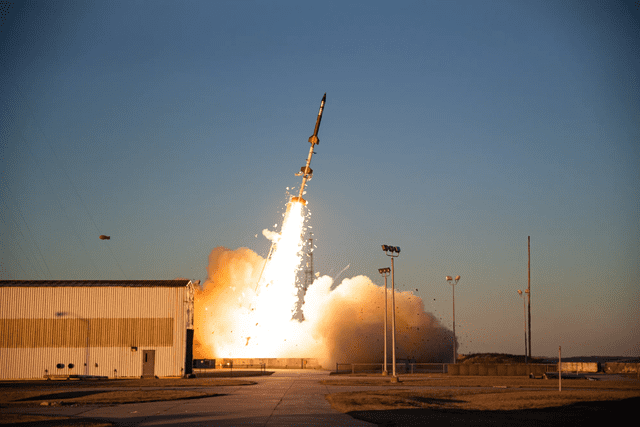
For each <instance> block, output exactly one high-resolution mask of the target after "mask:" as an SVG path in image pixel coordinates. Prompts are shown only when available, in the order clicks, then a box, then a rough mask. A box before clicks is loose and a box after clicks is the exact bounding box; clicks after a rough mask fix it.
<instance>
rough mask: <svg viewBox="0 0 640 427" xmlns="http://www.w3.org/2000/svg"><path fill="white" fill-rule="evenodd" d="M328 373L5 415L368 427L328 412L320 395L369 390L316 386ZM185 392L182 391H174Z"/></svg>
mask: <svg viewBox="0 0 640 427" xmlns="http://www.w3.org/2000/svg"><path fill="white" fill-rule="evenodd" d="M327 378H329V372H328V371H315V370H280V371H276V372H275V373H274V374H273V375H271V376H264V377H251V380H252V381H255V382H257V384H256V385H248V386H225V387H211V388H202V387H198V388H197V389H198V390H207V391H211V392H215V393H219V394H221V396H216V397H207V398H202V399H191V400H175V401H165V402H150V403H135V404H123V405H111V406H107V405H79V406H62V407H42V408H39V407H37V408H20V409H18V408H13V409H11V412H22V413H29V414H47V415H54V414H55V415H64V416H72V417H81V418H94V419H95V418H98V419H105V420H108V421H110V422H113V423H115V424H117V425H122V426H141V427H142V426H145V427H147V426H197V425H203V426H204V425H207V426H265V427H276V426H373V425H374V424H370V423H366V422H363V421H359V420H356V419H354V418H351V417H350V416H348V415H345V414H342V413H340V412H338V411H335V410H333V409H332V408H331V405H330V404H329V402H327V400H326V399H325V397H324V396H325V395H326V394H329V393H332V392H337V391H352V390H366V389H369V388H371V387H338V386H326V385H323V384H320V381H321V380H323V379H327ZM180 389H182V390H185V389H188V388H185V387H180Z"/></svg>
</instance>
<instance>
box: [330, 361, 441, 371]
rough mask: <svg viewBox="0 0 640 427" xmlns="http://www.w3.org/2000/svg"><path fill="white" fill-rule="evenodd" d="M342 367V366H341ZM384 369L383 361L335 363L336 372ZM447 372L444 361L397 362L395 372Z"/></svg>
mask: <svg viewBox="0 0 640 427" xmlns="http://www.w3.org/2000/svg"><path fill="white" fill-rule="evenodd" d="M387 365H388V366H387V371H388V372H392V370H393V366H392V364H391V363H389V364H387ZM341 367H342V368H341ZM383 371H384V363H336V373H342V374H348V373H352V374H356V373H363V374H364V373H367V374H375V373H380V374H382V372H383ZM446 372H447V364H446V363H404V362H402V363H397V362H396V373H400V374H427V373H440V374H444V373H446Z"/></svg>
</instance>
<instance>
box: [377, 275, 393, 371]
mask: <svg viewBox="0 0 640 427" xmlns="http://www.w3.org/2000/svg"><path fill="white" fill-rule="evenodd" d="M378 272H379V273H380V274H382V276H383V277H384V369H383V370H382V375H384V376H387V375H389V371H387V319H388V318H389V316H388V315H387V277H389V272H391V269H390V268H389V267H385V268H379V269H378Z"/></svg>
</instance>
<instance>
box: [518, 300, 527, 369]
mask: <svg viewBox="0 0 640 427" xmlns="http://www.w3.org/2000/svg"><path fill="white" fill-rule="evenodd" d="M525 294H529V289H525V290H524V292H522V291H521V290H520V289H518V295H520V296H521V297H522V313H523V314H524V363H529V362H528V359H527V308H526V304H525V301H526V298H525Z"/></svg>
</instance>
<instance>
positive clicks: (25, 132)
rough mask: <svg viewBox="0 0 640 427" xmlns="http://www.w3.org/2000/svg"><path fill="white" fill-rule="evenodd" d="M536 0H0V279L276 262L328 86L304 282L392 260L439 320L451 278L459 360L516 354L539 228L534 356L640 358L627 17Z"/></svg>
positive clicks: (639, 98) (190, 274)
mask: <svg viewBox="0 0 640 427" xmlns="http://www.w3.org/2000/svg"><path fill="white" fill-rule="evenodd" d="M533 3H534V4H532V3H531V2H520V1H515V2H514V1H505V2H502V1H491V2H488V1H468V2H467V1H461V2H455V1H451V2H448V1H400V2H381V1H366V2H362V1H352V2H331V1H325V2H297V1H296V2H285V1H272V2H266V1H212V2H197V1H186V2H162V1H153V2H150V1H126V2H124V1H123V2H119V1H113V2H85V1H83V2H69V1H60V2H33V1H25V2H13V4H12V5H0V14H2V16H3V18H4V20H3V21H2V25H1V27H0V30H1V31H2V32H1V33H0V51H1V52H3V54H2V55H0V77H1V81H2V83H0V149H1V152H0V154H1V165H2V169H1V170H2V175H1V176H0V179H1V181H0V197H1V199H2V205H1V206H0V219H1V221H0V232H1V234H0V236H1V237H0V239H1V242H2V244H1V256H2V258H1V262H2V264H1V265H0V278H2V279H125V278H127V279H171V278H175V277H187V278H191V279H204V278H205V276H206V270H205V268H206V264H207V257H208V254H209V252H210V251H211V249H213V248H214V247H216V246H226V247H228V248H231V249H235V248H238V247H248V248H250V249H252V250H254V251H256V252H257V253H258V254H260V255H262V256H266V254H267V252H268V249H269V242H268V241H267V240H266V239H265V238H264V237H263V236H262V235H261V231H262V229H264V228H271V229H273V228H274V227H273V225H274V224H276V223H279V222H280V220H281V218H282V217H281V215H282V213H283V212H284V208H285V203H286V201H287V194H286V188H287V187H290V188H293V187H296V186H298V185H299V178H298V177H295V176H294V173H295V172H296V171H298V170H299V169H300V167H301V166H303V165H304V160H305V157H306V155H307V152H308V149H309V144H308V142H307V139H308V137H309V135H311V133H312V131H313V126H314V124H315V117H316V114H317V110H318V106H319V103H320V99H321V98H322V95H323V94H324V93H325V92H326V93H327V104H326V107H325V113H324V117H323V121H322V126H321V129H320V133H319V136H320V144H319V145H318V146H317V148H316V153H317V154H316V155H314V157H313V162H312V165H311V166H312V168H313V170H314V178H313V180H312V181H311V182H310V185H309V187H308V193H307V195H306V198H307V199H308V201H309V207H310V211H311V219H310V222H309V225H311V226H312V227H313V231H314V239H315V243H316V245H317V249H316V251H315V252H314V263H315V267H316V270H317V271H319V272H320V273H321V274H329V275H332V276H335V275H336V274H337V273H338V272H339V271H340V270H342V269H343V268H344V267H346V266H347V265H349V268H348V269H347V270H346V272H345V273H344V276H343V277H352V276H355V275H359V274H364V275H367V276H369V277H371V278H372V279H373V280H374V281H376V282H377V283H382V280H381V278H380V277H379V275H378V273H377V269H378V268H379V267H384V266H387V265H388V264H389V261H388V259H387V258H386V257H385V256H384V254H383V253H382V251H381V250H380V244H382V243H386V244H392V245H398V246H400V247H401V248H402V253H401V256H400V257H399V258H398V260H397V263H396V282H397V286H398V288H399V289H400V290H403V291H408V290H412V291H413V292H414V293H417V294H418V295H420V296H421V297H422V298H423V299H424V302H425V308H426V309H427V310H428V311H431V312H433V313H435V314H436V315H437V316H438V317H440V318H442V321H443V323H445V324H450V323H451V305H452V304H451V289H450V286H449V285H447V284H446V283H445V281H444V276H445V275H457V274H460V275H461V276H462V279H461V281H460V283H459V284H458V285H457V287H456V332H457V334H458V337H459V340H460V343H461V345H460V351H461V352H480V351H496V352H511V353H517V352H521V351H522V347H523V344H522V325H523V324H522V322H523V319H522V308H521V304H522V302H521V299H520V298H519V297H518V294H517V293H516V290H517V289H523V288H524V287H526V284H527V236H531V265H532V271H531V287H532V316H533V322H532V329H533V331H532V339H533V353H534V354H539V355H554V354H557V348H558V346H559V345H562V346H563V355H564V354H565V352H566V354H567V355H580V354H593V355H610V354H615V355H634V356H639V355H640V323H639V322H638V313H639V312H640V292H639V287H638V284H637V279H636V278H637V277H638V275H639V274H640V265H639V264H640V263H639V260H640V229H639V228H640V227H639V225H640V215H639V212H640V188H639V181H640V173H639V172H640V171H639V165H640V143H639V141H640V80H639V77H640V51H639V47H638V46H640V43H639V42H640V37H639V34H640V28H639V20H638V16H639V11H638V5H636V4H635V3H634V2H632V1H595V0H594V1H587V2H568V1H564V2H555V1H541V2H533ZM99 234H109V235H111V236H112V237H111V240H110V241H101V240H99V239H98V238H97V236H98V235H99ZM256 235H257V237H256ZM416 289H417V291H416Z"/></svg>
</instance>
